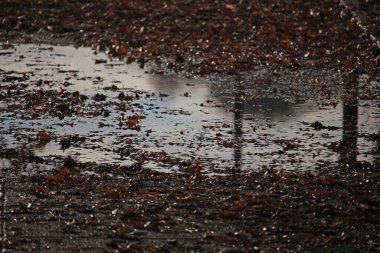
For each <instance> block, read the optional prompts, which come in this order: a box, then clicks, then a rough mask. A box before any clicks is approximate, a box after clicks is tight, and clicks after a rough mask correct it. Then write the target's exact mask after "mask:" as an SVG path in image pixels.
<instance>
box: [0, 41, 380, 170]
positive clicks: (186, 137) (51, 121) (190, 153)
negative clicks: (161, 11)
mask: <svg viewBox="0 0 380 253" xmlns="http://www.w3.org/2000/svg"><path fill="white" fill-rule="evenodd" d="M0 69H1V72H0V75H1V78H2V81H1V83H0V92H1V93H0V122H1V129H0V131H1V139H0V143H1V145H2V146H3V147H5V148H19V147H20V145H21V144H24V143H28V144H30V143H31V144H32V150H33V151H32V152H34V154H35V155H36V156H39V157H54V156H67V155H71V156H73V157H75V159H78V160H79V161H83V162H96V163H100V164H101V163H116V164H123V165H124V164H125V165H129V164H132V163H134V162H135V161H136V154H137V153H139V152H140V153H141V152H142V151H147V152H150V151H152V152H161V151H164V152H166V153H167V154H169V155H170V156H171V157H174V158H178V159H183V160H190V159H191V160H195V161H197V162H199V163H202V166H203V167H204V168H205V169H207V170H209V171H217V169H220V170H223V169H224V168H231V167H238V168H242V169H259V168H261V167H262V166H267V167H275V168H284V169H289V170H312V169H315V168H316V166H318V165H319V164H324V163H335V162H337V161H338V160H348V161H354V160H359V161H367V162H371V163H372V162H374V160H376V159H378V154H377V151H378V145H379V144H378V143H377V142H375V141H371V140H369V137H370V136H371V135H373V134H376V133H378V132H379V127H380V112H379V101H377V100H368V99H367V100H358V99H357V98H358V97H361V96H360V92H361V87H362V86H363V85H372V86H374V87H378V83H371V84H368V82H366V80H367V79H368V76H366V75H361V76H357V77H356V78H355V79H354V80H353V81H352V82H351V81H350V84H349V85H348V87H346V88H343V87H340V88H339V87H338V88H335V89H336V90H334V92H333V93H334V94H336V98H337V99H335V100H334V99H329V100H326V94H325V96H324V98H323V99H321V93H323V92H325V93H327V95H329V92H330V93H331V91H329V90H328V89H323V87H322V89H320V87H319V86H323V78H324V77H325V76H326V73H325V72H320V73H314V75H316V76H317V77H312V76H310V74H307V75H305V73H301V74H298V77H299V76H304V77H303V79H302V78H301V79H299V82H298V85H294V84H293V83H290V82H291V81H289V80H292V79H294V77H295V76H297V75H296V74H294V73H290V74H289V73H288V74H287V75H285V74H284V73H282V74H281V73H280V74H278V73H277V76H278V78H279V79H280V80H281V81H279V82H273V81H272V80H269V81H268V79H267V78H263V76H272V74H271V73H270V71H268V70H267V71H263V70H260V71H259V70H258V71H255V72H252V73H251V74H250V76H249V79H250V80H256V81H252V82H240V81H239V80H238V78H237V77H233V78H232V77H231V78H223V79H221V78H220V79H217V80H204V79H194V78H193V79H188V78H183V77H179V76H177V75H170V74H166V75H159V74H154V71H151V70H150V69H147V68H145V70H144V69H140V68H139V66H138V65H137V64H126V63H125V62H123V61H120V60H118V59H113V60H112V59H109V58H108V57H107V55H106V54H102V53H98V54H94V53H93V51H92V50H91V49H89V48H77V49H75V48H72V47H63V46H47V45H45V46H37V45H18V46H15V47H11V48H2V50H1V51H0ZM264 72H265V73H264ZM284 76H287V77H288V79H286V78H285V79H284ZM313 78H314V79H313ZM331 78H332V77H330V79H331ZM334 78H335V79H336V82H338V81H340V80H339V79H341V78H342V77H341V76H340V75H337V76H334ZM273 79H274V78H273ZM311 79H312V80H313V81H312V82H311V81H310V80H311ZM317 79H318V81H319V82H318V85H316V82H315V80H317ZM257 80H261V84H258V83H257ZM303 80H304V81H303ZM321 80H322V81H321ZM313 85H314V86H313ZM317 86H318V87H317ZM41 89H43V90H55V91H56V92H57V93H51V95H49V94H50V93H49V94H48V95H46V96H45V100H44V101H43V102H41V101H39V104H33V105H30V106H29V107H23V106H22V104H23V103H27V102H28V100H30V99H32V98H33V94H40V93H41V92H39V90H41ZM66 91H68V92H71V93H70V94H74V93H73V92H79V94H81V95H84V96H86V97H87V98H88V99H83V101H85V102H84V103H79V102H78V104H75V105H73V106H72V107H70V108H68V109H67V110H66V109H60V108H61V107H62V106H61V107H54V106H56V105H54V103H53V96H60V97H64V96H63V93H64V92H66ZM30 94H32V95H30ZM57 94H58V95H57ZM49 96H50V97H49ZM65 96H66V95H65ZM341 97H342V99H341ZM74 98H76V97H75V96H74V95H72V97H70V99H74ZM70 101H71V102H72V100H70ZM326 101H327V102H326ZM50 106H52V107H54V108H55V109H54V110H56V108H58V109H59V110H61V111H62V112H68V111H69V112H70V113H69V114H67V115H58V112H55V111H54V110H50V111H49V113H47V112H45V111H47V109H49V107H50ZM65 108H66V107H65ZM59 110H58V111H59ZM142 115H143V116H142ZM41 131H44V132H46V133H49V135H50V134H51V137H50V136H49V138H46V139H45V142H44V137H43V134H42V136H41V134H40V135H38V133H39V132H41ZM50 138H51V140H50ZM47 139H48V140H47ZM41 140H42V143H41ZM338 149H339V150H340V151H339V150H338ZM341 150H343V151H341ZM11 166H12V165H11V164H10V163H9V161H7V160H6V159H2V160H1V162H0V168H9V167H11ZM143 166H145V167H149V168H154V169H159V170H161V171H169V172H170V171H175V170H177V169H178V167H176V166H172V164H165V163H164V162H162V161H157V160H155V159H152V160H150V161H147V162H145V163H144V165H143Z"/></svg>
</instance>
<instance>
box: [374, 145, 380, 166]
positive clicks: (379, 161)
mask: <svg viewBox="0 0 380 253" xmlns="http://www.w3.org/2000/svg"><path fill="white" fill-rule="evenodd" d="M374 164H375V168H376V169H380V139H378V140H377V147H376V148H375V162H374Z"/></svg>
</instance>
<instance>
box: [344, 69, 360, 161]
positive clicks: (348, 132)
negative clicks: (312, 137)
mask: <svg viewBox="0 0 380 253" xmlns="http://www.w3.org/2000/svg"><path fill="white" fill-rule="evenodd" d="M358 78H359V74H358V73H356V72H354V73H351V74H350V75H349V78H348V83H347V87H346V94H345V96H344V100H343V136H342V149H341V152H340V153H341V154H340V158H341V160H342V162H344V163H348V164H352V163H354V162H356V160H357V153H358V148H357V144H358V103H359V99H358V97H359V94H358V93H359V91H358V88H359V80H358Z"/></svg>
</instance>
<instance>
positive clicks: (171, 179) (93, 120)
mask: <svg viewBox="0 0 380 253" xmlns="http://www.w3.org/2000/svg"><path fill="white" fill-rule="evenodd" d="M0 61H1V66H2V70H1V73H0V74H1V78H2V83H1V93H0V96H1V107H0V109H1V116H0V120H1V122H2V128H1V143H2V150H1V157H2V160H1V175H2V185H1V187H2V191H1V194H2V195H1V198H2V222H3V223H2V235H3V238H2V244H1V247H2V250H3V252H8V251H10V252H23V251H31V250H32V251H35V250H37V251H39V252H57V251H62V252H67V251H74V250H75V251H76V250H79V251H82V252H94V251H107V252H124V251H126V252H129V251H132V252H141V251H146V252H151V251H165V250H170V251H171V250H178V251H218V250H221V251H223V250H233V249H235V250H237V249H244V250H248V251H252V250H253V251H255V250H256V251H264V252H267V251H269V252H272V251H273V250H274V251H276V250H277V249H281V250H289V251H296V250H297V249H305V250H306V249H307V250H310V251H313V250H314V249H321V248H326V249H327V248H329V249H338V250H342V252H343V251H344V252H346V251H352V250H353V251H355V250H359V249H360V250H361V249H368V250H369V251H372V250H375V249H377V248H378V247H379V243H378V242H379V238H378V233H377V232H378V231H379V230H378V229H379V228H378V225H376V224H379V223H378V222H377V221H378V220H379V217H378V213H379V212H378V207H379V206H378V203H379V202H378V201H379V199H378V191H377V190H376V191H373V190H374V189H378V187H377V188H376V185H378V183H379V178H378V173H377V171H378V163H379V152H378V144H379V136H378V127H379V125H380V115H379V100H378V99H376V96H374V94H376V93H377V92H378V89H379V84H378V82H377V81H376V80H373V79H371V78H370V76H369V75H367V74H363V73H353V74H346V73H339V72H338V73H337V72H334V71H331V72H329V71H287V70H282V71H279V72H272V71H270V70H268V69H265V68H263V69H257V70H255V71H252V72H250V73H249V74H245V75H237V76H232V77H228V76H224V77H221V76H218V75H215V76H211V77H210V78H208V79H206V78H194V77H193V78H188V77H185V76H183V77H181V76H178V75H175V74H172V73H170V71H169V72H163V71H162V70H158V69H159V68H158V67H157V65H155V64H151V65H148V66H141V65H140V66H139V64H135V63H132V64H128V63H127V62H125V60H124V59H111V58H109V57H108V56H107V54H104V53H99V52H98V53H96V54H94V52H93V51H92V50H90V49H89V48H74V47H70V46H49V45H34V44H21V45H9V46H3V47H2V50H1V56H0ZM142 67H143V68H142ZM330 83H334V84H337V85H335V86H332V85H329V84H330ZM342 169H343V171H342ZM167 173H169V174H167ZM231 173H232V175H231ZM218 175H220V176H218ZM363 183H364V184H365V185H366V186H365V187H364V188H362V187H363ZM19 185H22V189H20V188H19ZM368 191H370V192H371V193H370V194H367V193H368ZM353 192H355V193H354V195H352V193H353ZM308 196H309V197H311V198H312V199H314V200H313V202H312V205H304V204H302V201H303V200H306V199H308ZM353 196H357V197H354V199H352V197H353ZM359 196H360V197H359ZM279 197H280V198H286V199H284V200H281V201H279V199H278V198H279ZM298 201H301V202H300V203H298ZM343 202H345V203H348V204H347V205H348V206H345V205H343ZM330 208H333V209H334V210H335V209H337V208H338V210H339V211H338V212H337V213H332V214H327V213H328V212H330V211H332V210H330ZM318 210H321V211H318ZM329 210H330V211H329ZM325 212H327V213H325ZM334 212H335V211H334ZM326 215H327V216H326ZM342 215H344V216H345V215H350V217H349V218H340V216H342ZM289 216H291V217H293V218H291V219H290V220H289V219H288V218H287V217H289ZM328 217H330V218H328ZM353 219H354V221H353ZM359 220H360V222H361V223H363V224H365V227H363V226H361V225H359V223H357V222H358V221H359ZM352 222H353V223H352ZM295 230H297V231H298V232H296V233H295V232H294V231H295ZM291 231H292V232H291ZM316 231H319V233H321V234H322V237H318V236H316V233H317V232H316ZM326 231H327V233H334V234H336V236H332V235H331V234H330V235H324V233H325V232H326ZM311 238H313V239H311ZM334 238H339V240H341V243H338V244H337V243H336V242H335V239H334ZM347 241H350V242H351V241H353V243H351V244H346V242H347ZM68 242H70V243H68ZM273 243H274V244H273ZM273 245H274V246H273Z"/></svg>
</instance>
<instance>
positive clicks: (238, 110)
mask: <svg viewBox="0 0 380 253" xmlns="http://www.w3.org/2000/svg"><path fill="white" fill-rule="evenodd" d="M234 88H235V99H234V106H235V108H234V109H235V110H234V133H235V145H234V158H235V169H236V170H240V169H241V166H242V144H241V137H242V134H243V109H244V104H243V102H244V87H243V82H242V81H241V79H240V78H237V79H236V82H235V87H234Z"/></svg>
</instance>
